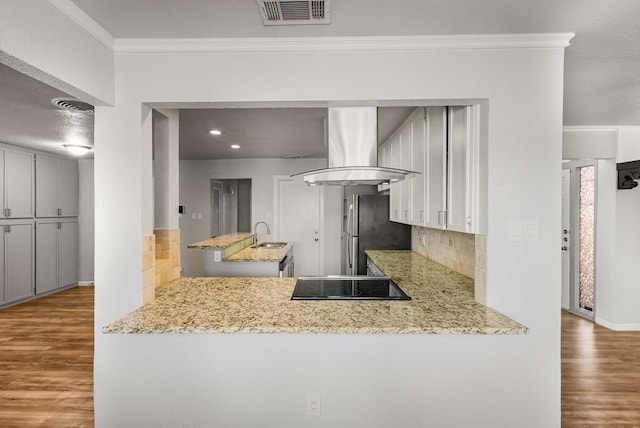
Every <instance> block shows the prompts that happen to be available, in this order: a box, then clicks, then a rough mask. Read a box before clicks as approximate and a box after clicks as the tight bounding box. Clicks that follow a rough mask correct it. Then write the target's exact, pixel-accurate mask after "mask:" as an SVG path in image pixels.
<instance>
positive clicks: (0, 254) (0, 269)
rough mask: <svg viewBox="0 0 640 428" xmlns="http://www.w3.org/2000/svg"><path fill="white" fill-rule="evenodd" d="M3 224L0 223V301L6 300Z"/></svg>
mask: <svg viewBox="0 0 640 428" xmlns="http://www.w3.org/2000/svg"><path fill="white" fill-rule="evenodd" d="M4 235H5V233H4V226H2V225H0V303H5V302H6V301H7V290H6V287H5V274H4V265H5V263H4V255H5V253H6V251H5V248H4V247H5V245H4V244H5V242H4V241H5V239H4Z"/></svg>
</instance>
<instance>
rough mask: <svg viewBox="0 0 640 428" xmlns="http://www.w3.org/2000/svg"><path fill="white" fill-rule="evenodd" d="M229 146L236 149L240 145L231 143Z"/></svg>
mask: <svg viewBox="0 0 640 428" xmlns="http://www.w3.org/2000/svg"><path fill="white" fill-rule="evenodd" d="M231 148H232V149H235V150H238V149H239V148H240V146H239V145H237V144H232V145H231Z"/></svg>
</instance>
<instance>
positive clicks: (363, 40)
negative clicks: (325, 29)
mask: <svg viewBox="0 0 640 428" xmlns="http://www.w3.org/2000/svg"><path fill="white" fill-rule="evenodd" d="M573 36H574V34H573V33H549V34H547V33H544V34H477V35H451V36H383V37H276V38H216V39H115V43H114V45H113V48H114V51H115V52H116V53H216V52H318V51H378V52H379V51H425V50H473V49H526V48H566V47H568V46H569V42H570V41H571V39H572V38H573Z"/></svg>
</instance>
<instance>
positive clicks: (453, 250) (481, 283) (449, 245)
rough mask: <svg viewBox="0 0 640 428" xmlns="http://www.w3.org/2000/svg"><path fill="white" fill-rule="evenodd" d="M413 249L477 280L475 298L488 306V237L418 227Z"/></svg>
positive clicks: (412, 241) (415, 232) (415, 228)
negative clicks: (486, 296)
mask: <svg viewBox="0 0 640 428" xmlns="http://www.w3.org/2000/svg"><path fill="white" fill-rule="evenodd" d="M411 249H412V250H413V251H415V252H416V253H418V254H421V255H423V256H425V257H426V258H428V259H431V260H433V261H434V262H437V263H440V264H441V265H444V266H446V267H448V268H449V269H451V270H454V271H456V272H458V273H460V274H462V275H465V276H468V277H470V278H473V279H474V289H475V298H476V301H478V302H479V303H482V304H485V300H486V299H485V294H486V266H487V237H486V236H485V235H473V234H469V233H461V232H452V231H448V230H440V229H431V228H426V227H418V226H414V227H413V229H412V233H411Z"/></svg>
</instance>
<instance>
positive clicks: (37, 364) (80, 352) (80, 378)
mask: <svg viewBox="0 0 640 428" xmlns="http://www.w3.org/2000/svg"><path fill="white" fill-rule="evenodd" d="M93 294H94V293H93V287H75V288H71V289H69V290H65V291H62V292H59V293H56V294H52V295H50V296H46V297H42V298H39V299H36V300H32V301H30V302H27V303H23V304H20V305H17V306H13V307H10V308H7V309H3V310H2V311H0V427H3V428H12V427H20V428H25V427H48V428H49V427H65V428H67V427H92V426H93V425H94V417H93Z"/></svg>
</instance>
